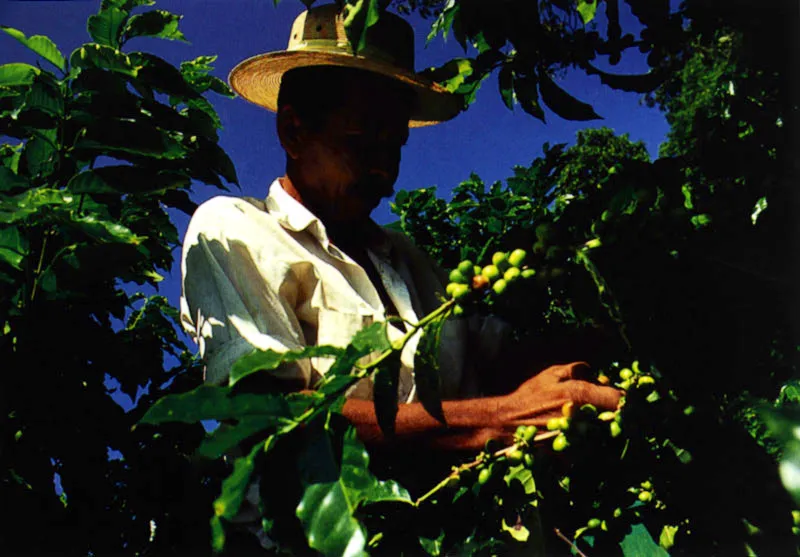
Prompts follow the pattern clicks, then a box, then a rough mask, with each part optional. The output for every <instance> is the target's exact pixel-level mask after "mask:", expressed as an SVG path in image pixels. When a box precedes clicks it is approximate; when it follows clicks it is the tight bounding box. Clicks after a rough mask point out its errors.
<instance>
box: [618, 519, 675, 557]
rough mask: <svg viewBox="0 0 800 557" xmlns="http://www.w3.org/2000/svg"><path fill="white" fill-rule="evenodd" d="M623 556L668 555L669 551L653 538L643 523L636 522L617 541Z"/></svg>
mask: <svg viewBox="0 0 800 557" xmlns="http://www.w3.org/2000/svg"><path fill="white" fill-rule="evenodd" d="M619 546H620V547H621V548H622V554H623V555H624V556H625V557H669V553H667V552H666V551H664V549H663V548H662V547H659V545H658V544H657V543H656V542H655V541H654V540H653V537H652V536H651V535H650V532H648V531H647V528H646V527H645V526H644V524H636V525H634V526H633V528H632V529H631V532H630V533H629V534H628V535H627V536H625V538H624V539H623V540H622V541H621V542H619Z"/></svg>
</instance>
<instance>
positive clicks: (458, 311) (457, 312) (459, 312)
mask: <svg viewBox="0 0 800 557" xmlns="http://www.w3.org/2000/svg"><path fill="white" fill-rule="evenodd" d="M462 315H464V308H463V307H461V306H460V305H458V304H456V305H455V307H453V316H454V317H461V316H462Z"/></svg>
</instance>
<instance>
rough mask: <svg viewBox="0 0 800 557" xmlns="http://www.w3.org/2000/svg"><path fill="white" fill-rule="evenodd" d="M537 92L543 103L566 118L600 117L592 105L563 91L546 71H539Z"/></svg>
mask: <svg viewBox="0 0 800 557" xmlns="http://www.w3.org/2000/svg"><path fill="white" fill-rule="evenodd" d="M539 92H540V93H541V94H542V100H543V101H544V102H545V104H547V106H548V107H549V108H550V109H551V110H552V111H553V112H555V113H556V114H558V115H559V116H561V117H562V118H564V119H566V120H579V121H584V120H597V119H599V118H600V116H598V115H597V113H596V112H595V111H594V109H593V108H592V105H590V104H586V103H585V102H581V101H579V100H578V99H576V98H575V97H573V96H572V95H570V94H569V93H567V92H566V91H564V90H563V89H562V88H561V87H559V86H558V85H556V84H555V82H554V81H553V80H552V79H551V78H550V76H549V75H547V73H546V72H539Z"/></svg>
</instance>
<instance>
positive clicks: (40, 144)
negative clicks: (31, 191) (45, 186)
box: [20, 130, 58, 177]
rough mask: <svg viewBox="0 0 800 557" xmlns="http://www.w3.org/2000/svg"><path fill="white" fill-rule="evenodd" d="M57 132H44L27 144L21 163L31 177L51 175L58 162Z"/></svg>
mask: <svg viewBox="0 0 800 557" xmlns="http://www.w3.org/2000/svg"><path fill="white" fill-rule="evenodd" d="M55 140H56V130H44V131H41V132H40V133H39V134H37V135H36V136H35V137H34V138H33V139H31V140H30V141H28V142H27V143H26V144H25V148H24V149H23V150H22V156H21V157H20V162H21V164H22V168H24V169H25V172H26V174H27V175H28V176H30V177H35V176H39V175H42V174H49V173H50V172H52V171H53V169H54V168H55V166H56V163H57V162H58V150H57V149H56V147H55Z"/></svg>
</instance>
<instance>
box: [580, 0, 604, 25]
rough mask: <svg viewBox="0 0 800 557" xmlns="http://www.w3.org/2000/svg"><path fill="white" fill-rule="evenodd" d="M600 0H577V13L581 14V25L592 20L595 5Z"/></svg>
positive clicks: (595, 10) (595, 9) (595, 8)
mask: <svg viewBox="0 0 800 557" xmlns="http://www.w3.org/2000/svg"><path fill="white" fill-rule="evenodd" d="M599 1H600V0H578V7H577V9H578V13H579V14H581V19H582V20H583V24H584V25H586V24H587V23H589V22H590V21H592V20H593V19H594V15H595V12H597V4H598V2H599Z"/></svg>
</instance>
